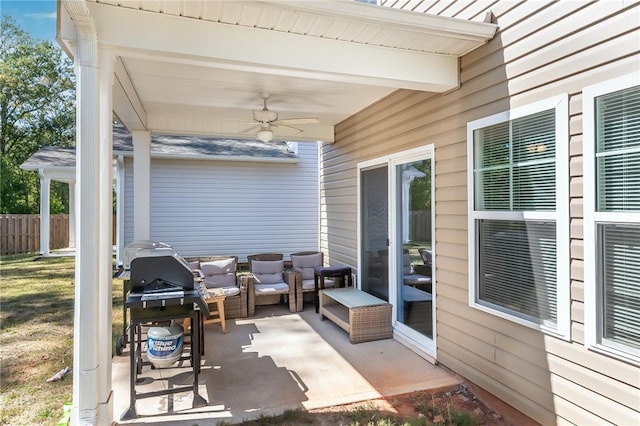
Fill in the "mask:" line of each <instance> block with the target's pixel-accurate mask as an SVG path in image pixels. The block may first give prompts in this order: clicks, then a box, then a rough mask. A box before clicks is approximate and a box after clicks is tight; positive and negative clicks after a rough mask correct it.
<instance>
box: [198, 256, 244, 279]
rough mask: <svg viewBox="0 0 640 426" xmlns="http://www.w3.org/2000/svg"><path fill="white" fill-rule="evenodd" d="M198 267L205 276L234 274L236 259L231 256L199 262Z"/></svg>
mask: <svg viewBox="0 0 640 426" xmlns="http://www.w3.org/2000/svg"><path fill="white" fill-rule="evenodd" d="M200 269H201V270H202V273H203V274H204V275H205V277H206V276H209V275H221V274H232V273H233V274H235V272H236V261H235V259H233V258H229V259H220V260H212V261H210V262H202V263H200Z"/></svg>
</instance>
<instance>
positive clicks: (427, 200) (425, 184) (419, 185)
mask: <svg viewBox="0 0 640 426" xmlns="http://www.w3.org/2000/svg"><path fill="white" fill-rule="evenodd" d="M412 165H413V166H414V167H415V168H416V169H418V170H420V171H421V172H422V173H424V174H425V176H424V177H422V178H417V179H415V180H414V181H413V182H411V210H431V160H422V161H419V162H416V163H413V164H412Z"/></svg>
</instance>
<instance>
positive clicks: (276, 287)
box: [254, 275, 289, 295]
mask: <svg viewBox="0 0 640 426" xmlns="http://www.w3.org/2000/svg"><path fill="white" fill-rule="evenodd" d="M254 291H255V293H256V295H269V294H287V293H289V285H288V284H287V283H285V282H284V281H282V275H280V282H277V283H271V284H255V285H254Z"/></svg>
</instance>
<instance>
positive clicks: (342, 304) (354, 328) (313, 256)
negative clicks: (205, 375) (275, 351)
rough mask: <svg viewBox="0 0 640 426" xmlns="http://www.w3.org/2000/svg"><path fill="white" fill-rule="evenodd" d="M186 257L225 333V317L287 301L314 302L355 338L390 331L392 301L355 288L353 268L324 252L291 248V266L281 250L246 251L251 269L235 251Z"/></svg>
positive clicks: (296, 307)
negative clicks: (328, 260)
mask: <svg viewBox="0 0 640 426" xmlns="http://www.w3.org/2000/svg"><path fill="white" fill-rule="evenodd" d="M185 260H186V261H187V262H188V264H189V267H190V268H191V269H192V271H193V272H194V275H195V276H197V277H198V278H199V280H200V281H201V282H202V283H203V284H204V286H205V287H206V289H207V290H206V292H207V294H206V297H205V299H206V300H207V303H209V310H210V312H211V313H212V315H213V316H214V318H213V320H212V322H220V323H221V326H222V331H223V333H224V332H225V319H233V318H245V317H250V316H253V315H254V314H255V310H256V306H262V305H272V304H281V303H284V304H285V305H286V306H288V308H289V311H290V312H301V311H302V310H303V309H304V303H305V302H312V301H313V302H315V306H316V312H319V313H320V314H321V315H322V319H325V318H328V319H330V320H332V321H333V322H334V323H336V324H337V325H338V326H339V327H341V328H342V329H344V330H345V331H347V333H349V336H350V340H351V342H352V343H359V342H365V341H369V340H377V339H386V338H390V337H391V335H392V332H391V305H390V304H388V303H387V302H385V301H384V300H382V299H378V298H377V297H374V296H371V295H369V294H367V293H365V292H362V291H360V290H357V289H355V288H353V282H352V276H351V268H350V267H348V266H333V267H325V266H324V254H323V253H322V252H313V251H307V252H299V253H292V254H291V261H290V263H288V264H287V265H285V261H284V258H283V255H282V254H280V253H261V254H255V255H251V256H247V271H240V270H239V264H238V258H237V257H236V256H216V257H198V258H187V259H185ZM337 287H345V288H337ZM214 305H216V306H214ZM210 318H211V317H210Z"/></svg>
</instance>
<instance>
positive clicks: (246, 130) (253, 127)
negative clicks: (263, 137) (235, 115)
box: [240, 124, 262, 133]
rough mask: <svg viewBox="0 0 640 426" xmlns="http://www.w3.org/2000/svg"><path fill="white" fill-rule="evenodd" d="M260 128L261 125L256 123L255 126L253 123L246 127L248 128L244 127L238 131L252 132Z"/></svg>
mask: <svg viewBox="0 0 640 426" xmlns="http://www.w3.org/2000/svg"><path fill="white" fill-rule="evenodd" d="M261 128H262V126H261V125H257V126H256V125H255V124H254V125H253V126H251V127H248V128H246V129H244V130H241V131H240V133H254V132H257V131H258V130H260V129H261Z"/></svg>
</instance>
